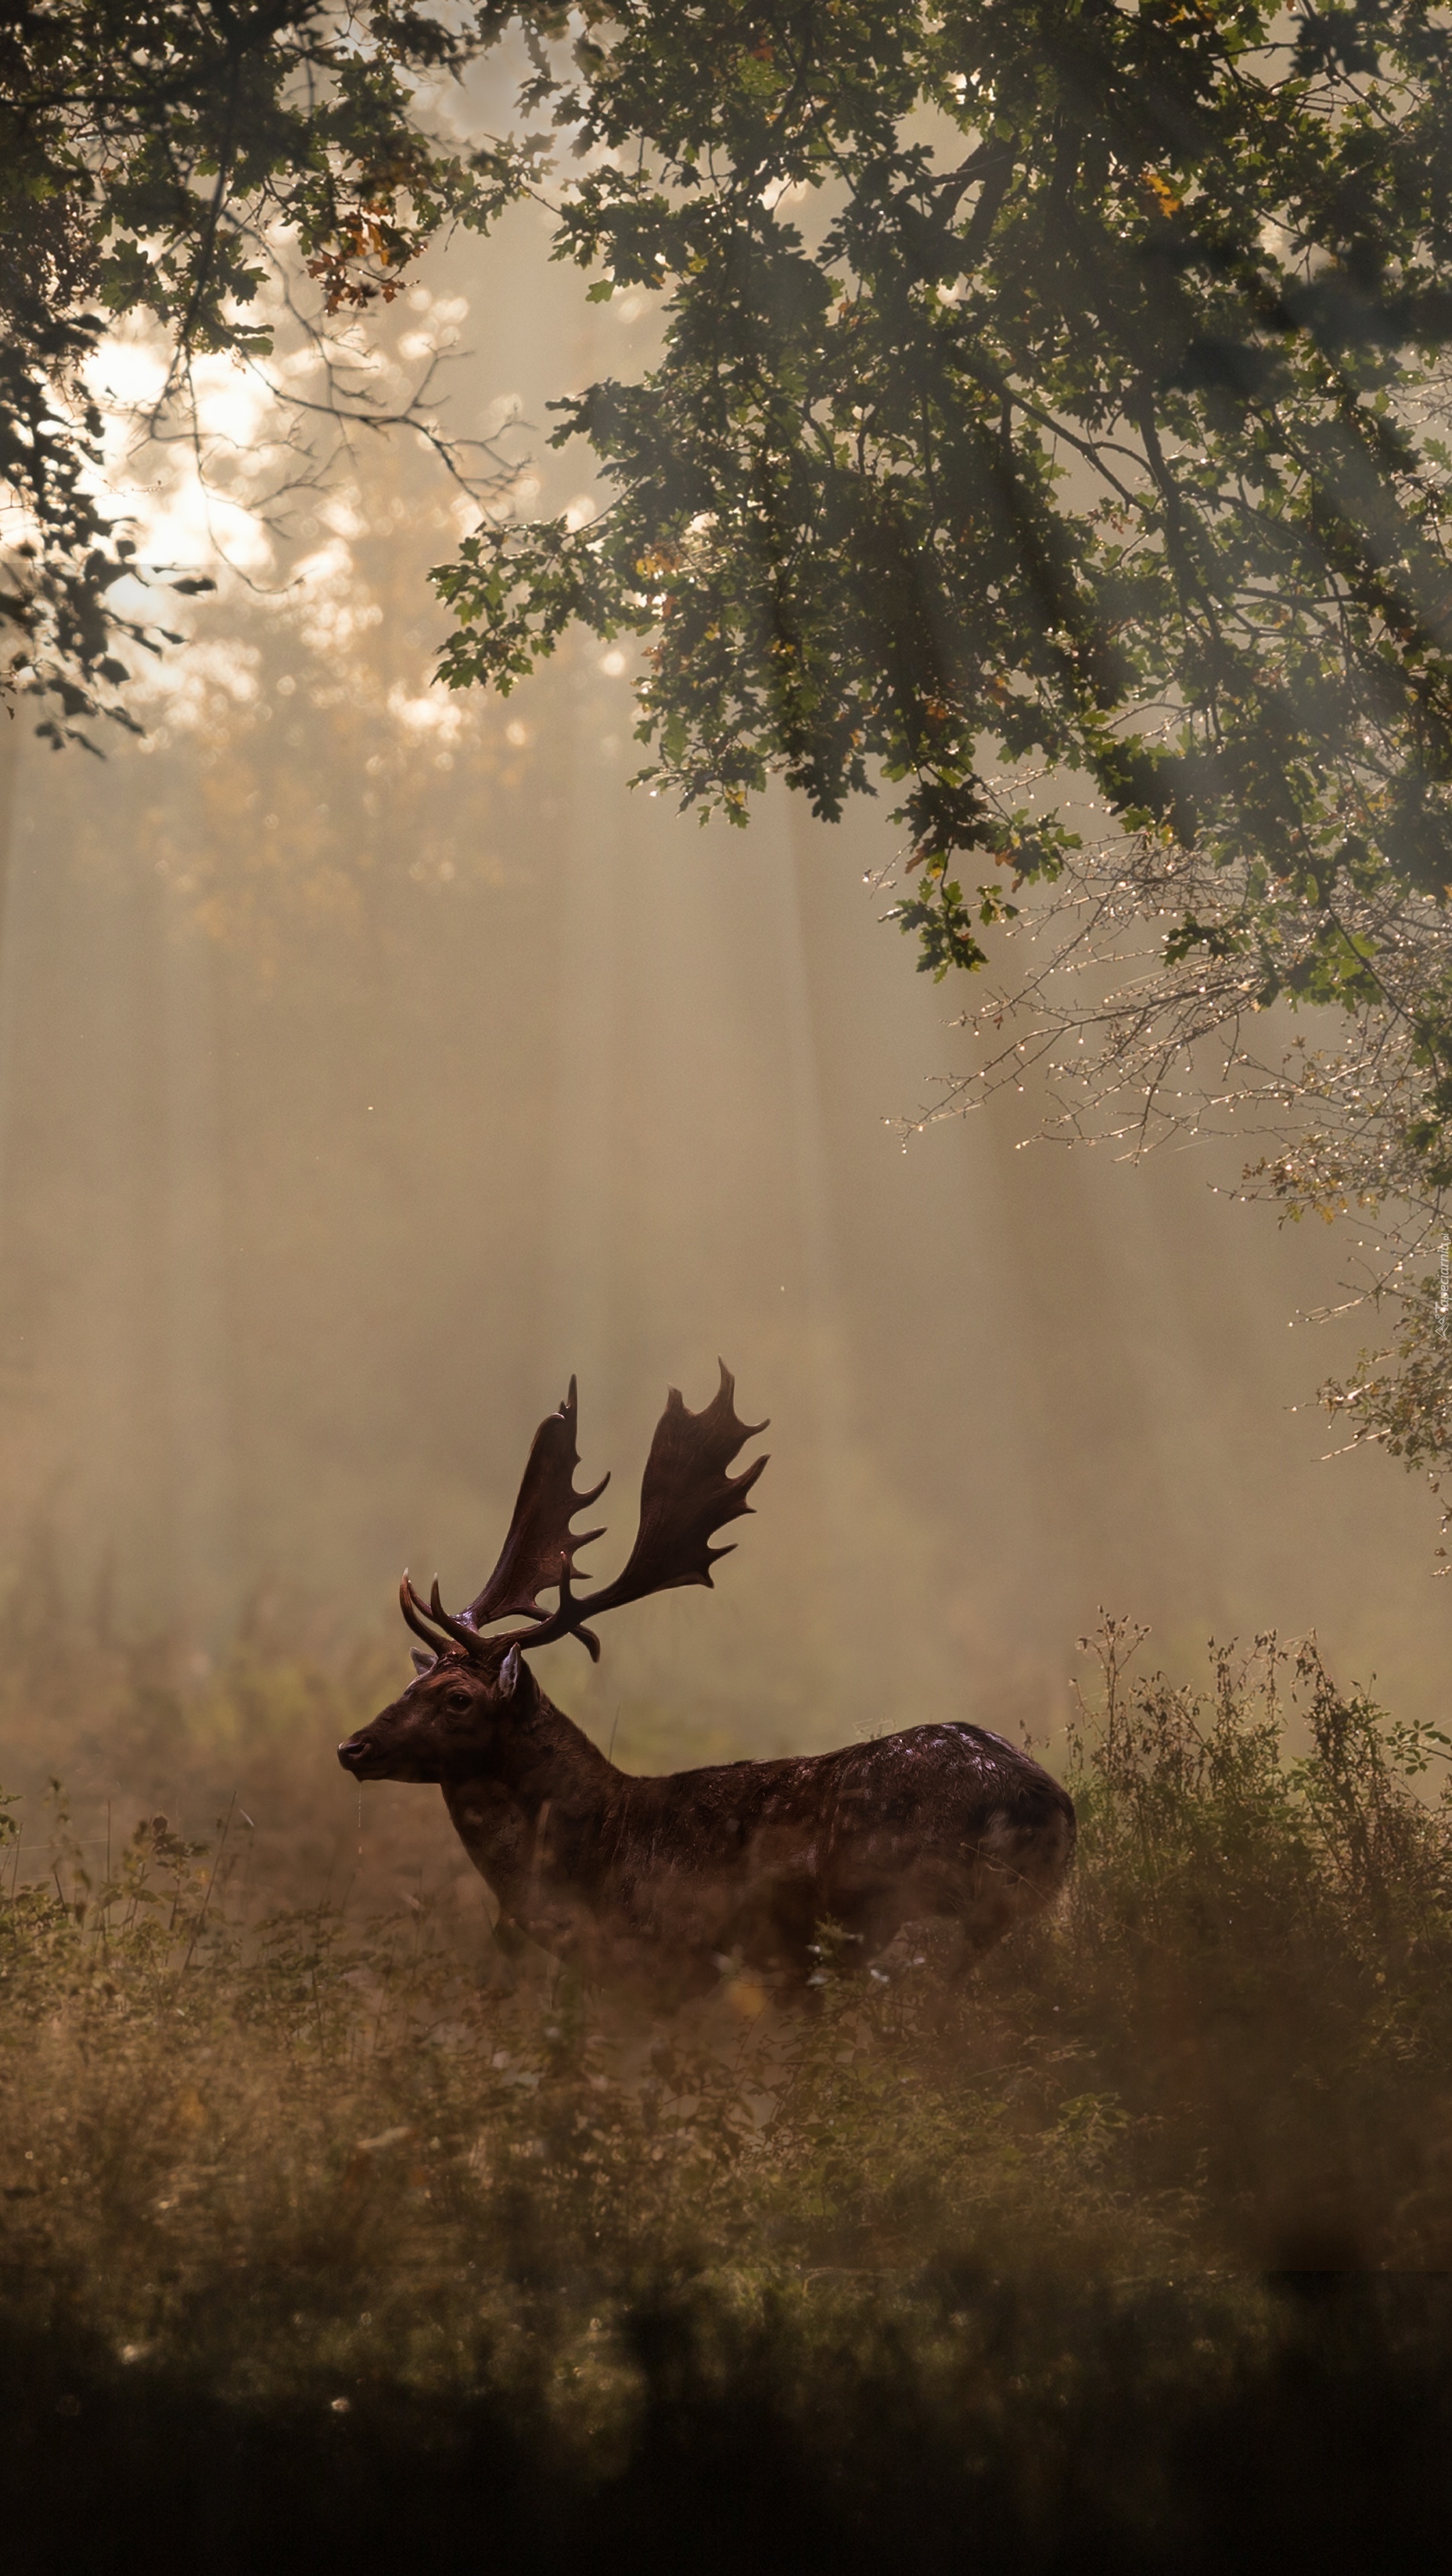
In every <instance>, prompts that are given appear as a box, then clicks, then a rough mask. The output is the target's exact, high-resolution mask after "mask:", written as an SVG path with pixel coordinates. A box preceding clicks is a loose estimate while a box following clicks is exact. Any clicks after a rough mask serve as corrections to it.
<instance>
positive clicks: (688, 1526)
mask: <svg viewBox="0 0 1452 2576" xmlns="http://www.w3.org/2000/svg"><path fill="white" fill-rule="evenodd" d="M717 1365H718V1366H719V1368H720V1371H721V1384H720V1386H719V1388H718V1389H717V1391H716V1394H715V1395H714V1397H713V1398H712V1400H711V1402H710V1403H709V1404H708V1405H706V1406H705V1407H704V1408H703V1410H702V1411H701V1412H700V1413H690V1412H688V1411H687V1409H686V1406H685V1403H684V1401H683V1400H682V1397H681V1393H680V1390H679V1388H678V1387H674V1386H673V1387H672V1388H671V1389H670V1391H669V1393H668V1395H667V1397H666V1409H665V1411H664V1413H663V1414H662V1415H661V1418H660V1420H659V1422H658V1423H657V1424H656V1429H655V1438H654V1439H653V1440H652V1442H651V1444H650V1456H649V1457H648V1458H647V1460H646V1462H645V1475H644V1478H643V1479H642V1482H641V1488H640V1526H639V1529H638V1530H637V1532H636V1539H635V1545H634V1547H633V1548H632V1549H631V1551H630V1555H629V1558H628V1560H627V1562H626V1565H625V1568H624V1570H623V1572H622V1573H620V1574H618V1575H617V1576H616V1578H615V1581H614V1582H613V1583H607V1584H606V1585H605V1586H604V1587H603V1589H602V1590H600V1591H599V1592H590V1593H587V1594H586V1595H585V1597H584V1598H583V1600H576V1598H575V1593H574V1584H573V1577H574V1574H575V1555H576V1551H577V1550H578V1549H580V1548H582V1547H588V1546H589V1544H590V1542H591V1540H592V1539H597V1538H603V1536H604V1531H603V1530H586V1531H584V1532H583V1533H582V1534H581V1535H580V1536H578V1537H577V1536H576V1535H575V1533H574V1531H573V1530H572V1529H571V1528H570V1521H571V1519H572V1517H573V1515H574V1514H575V1513H576V1512H578V1511H582V1510H583V1509H584V1508H585V1506H586V1505H587V1504H589V1503H593V1502H596V1501H598V1499H599V1497H600V1495H601V1494H603V1493H604V1491H605V1488H606V1486H607V1485H608V1483H609V1482H610V1479H609V1477H608V1476H602V1477H601V1479H600V1482H599V1484H598V1485H592V1486H591V1488H590V1490H589V1492H588V1493H584V1494H577V1493H576V1491H575V1469H576V1468H577V1466H578V1465H579V1463H580V1460H579V1452H578V1450H577V1449H576V1447H575V1412H576V1397H575V1381H574V1379H573V1378H571V1380H570V1392H569V1394H568V1395H567V1396H566V1398H565V1401H564V1403H563V1404H562V1405H561V1406H560V1409H559V1411H558V1413H552V1414H550V1416H549V1417H548V1419H547V1420H546V1421H544V1422H542V1423H541V1424H540V1427H539V1429H538V1431H537V1432H536V1433H535V1436H534V1445H533V1447H532V1448H531V1450H530V1453H529V1463H528V1465H527V1466H526V1468H525V1471H524V1481H523V1483H522V1484H521V1486H520V1489H519V1499H518V1501H517V1502H516V1504H515V1506H514V1518H513V1520H512V1521H511V1522H510V1524H509V1536H508V1537H507V1539H506V1540H505V1542H504V1547H503V1551H502V1553H501V1555H500V1559H499V1562H498V1564H497V1565H496V1566H495V1568H494V1571H493V1573H492V1574H491V1575H490V1577H489V1580H488V1582H487V1583H486V1584H485V1586H484V1589H483V1591H482V1592H480V1593H478V1594H476V1596H475V1598H474V1599H473V1600H472V1601H471V1602H470V1604H469V1606H468V1608H467V1610H465V1611H464V1612H463V1613H462V1615H461V1616H460V1617H458V1618H455V1617H454V1616H452V1614H451V1613H450V1612H449V1611H447V1610H446V1609H445V1608H444V1605H443V1603H442V1601H441V1600H440V1598H439V1587H438V1582H437V1580H435V1583H434V1586H433V1590H432V1592H431V1594H430V1596H429V1599H428V1601H427V1602H423V1601H421V1600H420V1599H419V1597H418V1594H417V1593H416V1592H415V1590H414V1588H413V1585H412V1584H411V1583H410V1581H409V1579H408V1576H407V1575H405V1576H404V1578H403V1584H402V1587H401V1589H400V1592H399V1596H398V1597H399V1602H400V1606H401V1607H402V1610H403V1615H404V1617H405V1619H406V1620H407V1621H408V1624H409V1626H410V1628H412V1630H413V1631H414V1634H415V1635H416V1636H418V1637H421V1638H422V1639H423V1640H424V1643H425V1644H426V1645H427V1646H429V1647H431V1648H432V1650H433V1652H434V1653H435V1654H439V1653H441V1652H442V1651H443V1649H442V1647H441V1645H440V1643H439V1639H438V1637H437V1636H436V1635H435V1634H434V1631H435V1630H441V1631H442V1633H443V1635H444V1636H445V1637H446V1638H450V1639H452V1641H453V1643H454V1644H455V1645H456V1646H462V1647H463V1649H464V1652H465V1653H466V1654H470V1655H475V1656H477V1655H478V1654H479V1652H480V1650H481V1648H482V1647H483V1646H484V1645H485V1644H486V1643H487V1644H488V1645H489V1646H490V1647H491V1648H493V1647H497V1646H499V1645H518V1646H523V1647H530V1646H547V1645H552V1644H553V1643H554V1641H555V1639H556V1638H557V1637H578V1638H579V1640H580V1642H581V1644H582V1645H583V1646H585V1647H587V1648H588V1649H589V1652H590V1655H591V1657H592V1659H593V1660H594V1661H596V1662H598V1661H599V1657H600V1641H599V1639H598V1637H596V1636H594V1635H593V1634H592V1633H591V1631H590V1630H589V1629H588V1628H587V1627H586V1626H585V1624H584V1622H585V1620H586V1619H587V1618H595V1617H596V1616H597V1615H598V1614H599V1613H600V1612H601V1611H602V1610H618V1609H619V1608H620V1607H621V1605H622V1604H623V1603H624V1602H626V1601H642V1600H644V1599H645V1597H646V1595H647V1593H651V1592H673V1591H674V1590H676V1588H677V1587H678V1586H679V1585H680V1584H683V1583H704V1584H706V1585H707V1586H708V1587H709V1586H710V1582H711V1568H712V1566H713V1565H714V1564H715V1563H716V1562H717V1560H718V1558H720V1557H723V1556H729V1555H730V1554H731V1548H730V1547H729V1546H728V1547H712V1545H711V1540H712V1538H713V1537H714V1535H715V1533H716V1531H717V1530H718V1529H724V1527H725V1526H726V1523H727V1522H728V1521H734V1520H737V1519H739V1518H740V1516H741V1514H742V1513H743V1512H749V1511H750V1509H751V1505H750V1503H749V1502H748V1501H747V1499H746V1498H747V1496H748V1494H749V1493H750V1491H751V1488H752V1486H753V1485H754V1484H755V1482H756V1480H757V1477H758V1476H759V1475H760V1474H761V1471H762V1469H763V1467H764V1466H765V1465H766V1460H765V1459H764V1458H756V1459H753V1461H752V1463H751V1465H750V1466H749V1467H747V1468H745V1469H744V1470H743V1472H742V1474H741V1475H739V1476H728V1475H727V1473H726V1469H727V1467H728V1466H729V1465H730V1463H731V1460H732V1459H733V1458H734V1457H735V1455H736V1453H737V1451H738V1449H740V1447H741V1445H742V1443H743V1441H746V1440H754V1439H755V1437H756V1434H757V1432H758V1431H764V1430H765V1429H766V1424H765V1423H764V1422H740V1421H738V1420H737V1417H736V1408H735V1401H734V1399H735V1394H736V1381H735V1379H734V1378H733V1377H732V1375H731V1372H730V1370H729V1369H728V1368H727V1366H726V1363H725V1361H724V1360H721V1361H719V1362H718V1363H717ZM551 1589H554V1590H555V1591H556V1593H557V1595H558V1599H557V1603H556V1607H555V1608H554V1609H553V1610H551V1611H548V1612H546V1611H544V1610H541V1608H540V1606H539V1594H540V1593H541V1592H547V1591H549V1590H551ZM508 1618H523V1619H533V1620H534V1621H535V1622H536V1623H537V1624H536V1625H535V1626H534V1627H533V1628H516V1629H514V1630H512V1631H510V1632H508V1633H507V1634H506V1635H505V1636H504V1637H502V1638H501V1637H498V1636H496V1637H492V1638H489V1639H488V1640H485V1639H484V1638H482V1637H481V1636H480V1633H479V1632H480V1630H481V1629H482V1628H485V1627H487V1626H488V1625H489V1623H490V1621H491V1620H494V1619H508ZM426 1623H431V1624H426Z"/></svg>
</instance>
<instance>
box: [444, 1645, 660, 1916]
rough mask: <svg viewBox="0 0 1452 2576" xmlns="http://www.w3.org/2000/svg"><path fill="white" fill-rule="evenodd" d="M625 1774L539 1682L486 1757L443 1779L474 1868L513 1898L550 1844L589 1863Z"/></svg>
mask: <svg viewBox="0 0 1452 2576" xmlns="http://www.w3.org/2000/svg"><path fill="white" fill-rule="evenodd" d="M620 1780H621V1774H620V1772H618V1771H617V1770H616V1768H615V1766H614V1764H613V1763H612V1762H608V1761H607V1760H606V1758H605V1756H604V1754H603V1753H601V1752H599V1751H597V1749H596V1747H595V1746H594V1745H593V1744H592V1743H591V1742H590V1739H589V1737H588V1736H587V1735H585V1734H583V1733H582V1732H581V1730H580V1728H579V1727H578V1726H576V1725H575V1724H574V1722H573V1720H572V1719H570V1718H568V1717H566V1716H565V1714H564V1711H563V1710H562V1709H558V1708H556V1707H555V1705H554V1702H553V1701H552V1700H548V1699H546V1697H545V1695H544V1692H543V1691H542V1690H540V1689H539V1688H538V1686H536V1688H535V1692H534V1697H533V1701H532V1704H531V1705H530V1706H529V1707H528V1708H527V1709H523V1710H521V1712H520V1715H519V1717H518V1718H517V1720H516V1721H515V1722H514V1723H513V1724H512V1725H510V1726H508V1727H501V1728H500V1729H499V1731H498V1733H497V1735H496V1738H495V1741H494V1743H493V1744H492V1745H491V1747H490V1749H489V1751H488V1753H487V1754H483V1755H481V1756H480V1757H479V1760H478V1762H477V1764H475V1765H474V1766H472V1767H468V1768H464V1769H461V1770H460V1771H459V1772H458V1773H457V1774H456V1775H455V1776H454V1777H452V1778H451V1779H448V1780H446V1781H445V1782H444V1784H443V1790H444V1802H445V1804H446V1806H447V1807H448V1810H449V1815H450V1818H451V1820H452V1822H453V1825H454V1828H455V1831H456V1832H457V1833H458V1835H459V1838H460V1841H461V1842H462V1843H463V1845H464V1847H465V1849H466V1851H467V1852H468V1854H469V1857H470V1859H471V1860H472V1862H473V1864H474V1866H475V1868H476V1869H477V1870H478V1871H479V1872H480V1874H481V1876H482V1877H484V1878H486V1879H487V1880H488V1881H489V1883H490V1885H491V1886H492V1887H493V1888H494V1890H495V1893H496V1894H497V1895H498V1896H499V1897H500V1898H501V1899H502V1900H503V1901H504V1902H506V1903H508V1901H509V1899H510V1896H511V1894H512V1892H513V1882H514V1881H515V1880H516V1879H517V1878H518V1877H519V1875H520V1873H521V1871H525V1872H528V1873H529V1874H531V1875H532V1874H533V1873H535V1872H536V1871H537V1869H538V1866H539V1855H540V1852H541V1850H542V1848H544V1847H545V1846H546V1845H547V1846H548V1848H549V1849H551V1850H552V1851H555V1852H556V1853H557V1854H558V1855H559V1857H560V1859H562V1860H565V1862H566V1867H567V1868H568V1866H569V1861H568V1859H567V1858H566V1855H567V1854H569V1855H571V1856H572V1857H573V1856H574V1855H578V1857H579V1859H580V1860H581V1861H585V1862H586V1866H587V1867H588V1861H587V1854H588V1853H589V1851H590V1848H591V1847H592V1846H593V1845H595V1844H596V1843H597V1841H598V1836H599V1828H600V1826H601V1825H602V1824H603V1822H604V1819H605V1817H606V1815H607V1813H608V1811H609V1809H610V1807H611V1805H612V1804H613V1801H614V1796H615V1792H616V1790H617V1788H618V1786H619V1784H620Z"/></svg>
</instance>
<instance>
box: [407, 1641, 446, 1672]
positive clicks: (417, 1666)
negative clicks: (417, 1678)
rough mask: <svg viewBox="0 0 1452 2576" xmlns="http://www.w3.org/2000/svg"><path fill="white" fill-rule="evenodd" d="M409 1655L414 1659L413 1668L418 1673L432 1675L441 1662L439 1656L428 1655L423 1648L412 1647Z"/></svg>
mask: <svg viewBox="0 0 1452 2576" xmlns="http://www.w3.org/2000/svg"><path fill="white" fill-rule="evenodd" d="M409 1653H410V1654H411V1655H412V1657H413V1668H414V1671H415V1672H416V1673H431V1672H432V1671H433V1668H434V1666H435V1664H436V1663H437V1662H438V1660H439V1659H438V1656H437V1655H426V1654H425V1653H424V1650H423V1648H422V1646H411V1647H410V1648H409Z"/></svg>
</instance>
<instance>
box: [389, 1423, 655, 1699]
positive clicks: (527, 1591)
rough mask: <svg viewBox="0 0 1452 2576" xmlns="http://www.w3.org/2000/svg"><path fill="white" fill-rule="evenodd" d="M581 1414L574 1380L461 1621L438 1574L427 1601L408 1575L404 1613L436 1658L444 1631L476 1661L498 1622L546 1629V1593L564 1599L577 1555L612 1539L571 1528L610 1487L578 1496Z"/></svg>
mask: <svg viewBox="0 0 1452 2576" xmlns="http://www.w3.org/2000/svg"><path fill="white" fill-rule="evenodd" d="M577 1411H578V1397H577V1393H576V1388H575V1381H574V1379H573V1378H571V1380H570V1391H569V1394H568V1395H567V1396H566V1397H565V1400H564V1402H563V1404H562V1405H561V1406H560V1408H559V1410H558V1412H556V1413H551V1414H549V1415H548V1416H547V1417H546V1419H545V1420H544V1421H543V1422H542V1423H541V1424H540V1426H539V1429H538V1431H537V1432H536V1433H535V1435H534V1439H533V1441H532V1443H531V1445H530V1452H529V1458H528V1461H527V1462H526V1465H525V1470H524V1477H523V1481H522V1482H521V1485H520V1488H519V1494H518V1497H517V1499H516V1502H515V1506H514V1517H513V1519H512V1520H511V1522H510V1524H509V1535H508V1537H507V1538H506V1540H505V1542H504V1546H503V1549H502V1551H501V1553H500V1558H499V1562H498V1564H497V1565H496V1566H495V1568H494V1571H493V1573H492V1574H491V1575H490V1577H489V1580H488V1582H487V1583H486V1584H485V1586H484V1589H483V1591H482V1592H478V1593H476V1594H475V1596H474V1598H473V1600H472V1601H471V1602H470V1603H469V1606H468V1608H467V1609H466V1610H465V1611H464V1612H463V1614H462V1616H461V1617H459V1618H455V1617H454V1616H453V1615H452V1614H451V1613H450V1612H449V1611H447V1610H446V1609H445V1608H444V1605H443V1603H442V1601H441V1600H440V1599H439V1585H438V1577H437V1576H435V1578H434V1585H433V1590H432V1593H431V1594H430V1596H429V1599H428V1600H427V1602H424V1601H421V1600H420V1599H419V1597H418V1594H417V1593H416V1592H415V1590H414V1588H413V1585H412V1583H411V1582H410V1581H409V1578H408V1576H407V1575H406V1574H405V1576H404V1578H403V1582H402V1584H401V1585H400V1587H399V1594H398V1600H399V1607H400V1609H401V1610H402V1612H403V1615H404V1617H405V1619H406V1620H407V1621H408V1624H409V1626H410V1628H412V1630H413V1632H414V1635H415V1636H416V1637H421V1638H422V1639H423V1641H424V1644H425V1645H426V1646H428V1647H429V1648H430V1649H431V1651H432V1652H433V1653H434V1654H435V1655H438V1654H440V1653H442V1652H443V1651H444V1648H443V1644H442V1642H441V1640H440V1638H439V1637H438V1636H437V1635H436V1634H435V1633H434V1632H435V1630H438V1629H441V1630H442V1631H443V1636H444V1638H447V1639H450V1640H451V1641H452V1642H453V1644H454V1645H456V1646H462V1647H463V1649H464V1651H465V1653H466V1654H471V1655H473V1654H477V1653H478V1650H479V1647H480V1644H481V1642H482V1641H481V1638H480V1635H479V1631H480V1629H481V1628H487V1627H488V1625H489V1623H490V1621H491V1620H493V1619H510V1618H514V1619H535V1620H538V1621H540V1622H541V1623H543V1622H544V1620H545V1617H546V1613H545V1612H544V1611H543V1610H541V1608H540V1606H539V1597H538V1596H539V1594H540V1593H541V1592H549V1591H553V1590H558V1591H559V1593H560V1595H561V1597H562V1598H564V1597H565V1595H566V1594H567V1592H568V1588H569V1581H570V1576H571V1574H572V1573H573V1572H574V1567H575V1555H576V1551H577V1550H578V1549H580V1548H582V1547H588V1546H589V1544H590V1541H591V1540H592V1539H596V1538H603V1537H604V1535H605V1532H604V1529H603V1528H601V1529H594V1530H584V1531H582V1532H580V1533H579V1534H578V1535H577V1534H576V1532H575V1531H573V1530H572V1529H571V1527H570V1522H571V1520H572V1518H573V1517H574V1515H575V1513H576V1512H578V1511H583V1510H584V1508H585V1506H586V1505H587V1504H588V1503H593V1502H598V1500H599V1498H600V1496H601V1495H602V1494H603V1493H604V1491H605V1488H606V1486H607V1485H608V1484H609V1482H610V1479H609V1477H608V1476H602V1477H601V1479H600V1482H599V1484H598V1485H592V1486H591V1487H590V1490H589V1492H588V1493H584V1494H577V1493H576V1491H575V1469H576V1468H577V1467H578V1465H579V1463H580V1453H579V1450H578V1449H577V1448H576V1446H575V1420H576V1415H577ZM426 1623H431V1624H426ZM521 1633H522V1634H524V1635H528V1633H529V1632H528V1630H524V1631H522V1632H521Z"/></svg>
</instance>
